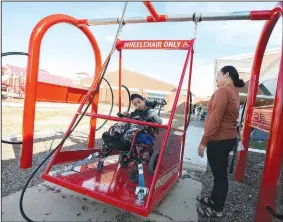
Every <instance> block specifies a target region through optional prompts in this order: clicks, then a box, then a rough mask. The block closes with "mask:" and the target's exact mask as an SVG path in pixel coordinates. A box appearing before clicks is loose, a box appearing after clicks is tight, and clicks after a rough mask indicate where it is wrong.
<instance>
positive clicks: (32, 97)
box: [20, 14, 101, 168]
mask: <svg viewBox="0 0 283 222" xmlns="http://www.w3.org/2000/svg"><path fill="white" fill-rule="evenodd" d="M58 23H69V24H72V25H74V26H77V25H78V21H77V20H76V19H75V18H73V17H71V16H67V15H62V14H56V15H50V16H47V17H45V18H43V19H42V20H40V21H39V23H37V25H36V26H35V27H34V29H33V31H32V34H31V36H30V40H29V50H28V54H29V57H28V63H27V73H26V87H25V101H24V112H23V128H22V131H23V144H22V150H21V159H20V167H21V168H30V167H31V166H32V153H33V138H34V119H35V103H36V91H37V80H38V69H39V56H40V46H41V41H42V38H43V36H44V34H45V33H46V31H47V30H48V29H49V28H50V27H51V26H53V25H55V24H58ZM80 29H81V30H82V31H83V32H84V33H85V34H86V36H87V37H88V39H89V40H90V42H91V46H92V48H93V50H94V54H95V64H96V71H97V70H99V69H100V67H101V55H100V51H99V48H98V45H97V42H96V40H95V39H94V37H93V35H92V33H91V32H90V31H89V30H88V29H87V28H86V27H81V28H80ZM82 106H83V105H81V107H82ZM75 119H76V117H75V118H74V119H73V122H74V121H75ZM73 122H72V124H73Z"/></svg>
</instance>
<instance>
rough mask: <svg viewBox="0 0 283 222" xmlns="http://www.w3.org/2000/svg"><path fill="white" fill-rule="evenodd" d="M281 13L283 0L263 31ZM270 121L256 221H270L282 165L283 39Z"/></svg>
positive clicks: (270, 29)
mask: <svg viewBox="0 0 283 222" xmlns="http://www.w3.org/2000/svg"><path fill="white" fill-rule="evenodd" d="M282 15H283V2H280V3H278V4H277V5H276V7H275V8H274V10H273V14H272V18H271V20H270V22H271V23H270V25H269V26H268V24H267V25H266V26H265V29H264V31H265V32H267V33H268V34H269V35H270V34H271V32H272V30H273V28H274V26H275V24H276V22H277V21H278V19H279V17H280V16H281V17H282ZM269 27H270V28H269ZM271 122H272V125H271V128H270V132H269V139H268V144H267V148H266V156H265V164H264V169H263V173H262V179H261V184H260V190H259V196H258V202H257V207H256V214H255V221H256V222H271V221H272V216H271V214H270V213H269V212H268V211H267V210H266V208H265V207H266V205H269V206H270V207H271V208H273V209H275V202H276V196H277V188H278V187H277V186H278V182H279V178H280V172H281V168H282V166H283V39H282V43H281V59H280V66H279V74H278V80H277V88H276V94H275V99H274V108H273V113H272V120H271Z"/></svg>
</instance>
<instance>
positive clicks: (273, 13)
mask: <svg viewBox="0 0 283 222" xmlns="http://www.w3.org/2000/svg"><path fill="white" fill-rule="evenodd" d="M144 5H145V6H146V7H147V9H148V10H149V12H150V14H151V16H148V17H147V18H146V19H139V18H138V19H137V18H133V19H128V20H125V21H124V23H125V24H128V23H147V22H148V23H158V22H170V21H171V22H181V21H192V20H194V21H195V17H196V16H197V15H196V14H194V15H193V16H188V17H174V16H173V17H172V16H167V15H159V14H158V13H157V12H156V11H155V9H154V7H153V5H152V4H151V3H150V2H144ZM282 5H283V3H282V2H279V3H278V4H277V6H276V7H275V8H274V9H273V10H270V11H269V10H262V11H251V12H245V13H246V14H245V13H243V12H239V13H238V14H237V12H235V13H232V14H231V13H227V14H226V15H223V14H222V15H205V14H203V15H202V16H201V18H202V21H212V20H213V21H216V20H237V19H245V20H267V22H266V24H265V26H264V29H263V32H262V34H261V36H260V40H259V42H258V46H257V49H256V53H255V61H254V66H253V69H252V77H251V81H250V86H249V94H248V99H247V111H246V118H245V124H244V128H243V139H242V140H243V144H244V146H245V147H247V146H248V141H249V133H250V128H251V126H252V114H253V107H254V105H255V101H256V93H257V86H258V79H259V71H260V66H261V62H262V59H263V55H264V51H265V48H266V45H267V42H268V39H269V37H270V35H271V32H272V30H273V28H274V26H275V24H276V22H277V20H278V19H279V17H280V16H282V8H283V6H282ZM118 21H119V19H113V20H109V19H108V20H86V19H84V20H77V19H75V18H73V17H70V16H67V15H51V16H48V17H46V18H44V19H42V20H41V21H40V22H39V23H38V24H37V25H36V26H35V28H34V30H33V32H32V34H31V37H30V43H29V58H28V65H27V76H26V79H27V81H26V91H25V103H24V116H23V145H22V154H21V159H20V167H21V168H29V167H31V165H32V149H33V137H34V114H35V102H36V101H52V102H67V103H81V105H80V107H79V109H78V112H77V113H76V114H75V116H74V118H73V120H72V122H71V124H70V126H69V128H68V130H67V132H66V135H67V134H68V133H69V132H70V131H71V128H72V126H73V125H74V123H75V121H76V119H77V117H78V116H79V115H81V114H82V107H83V105H84V104H85V103H86V102H88V101H89V98H90V95H91V93H92V92H93V90H94V89H95V87H96V86H97V84H98V82H99V80H100V75H99V74H100V73H101V70H103V68H104V67H105V66H106V64H105V63H104V64H103V65H102V62H101V55H100V50H99V47H98V44H97V42H96V40H95V38H94V37H93V35H92V33H91V32H90V31H89V29H88V28H87V27H86V26H87V25H109V24H117V23H118ZM62 22H66V23H69V24H72V25H74V26H76V27H78V28H79V29H80V30H81V31H82V32H83V33H84V34H85V35H86V36H87V38H88V39H89V40H90V43H91V46H92V48H93V50H94V55H95V64H96V72H95V81H94V82H93V84H92V86H91V88H90V89H89V90H88V91H87V90H79V89H75V88H72V87H64V86H58V85H55V84H45V83H39V84H38V82H37V72H38V68H39V54H40V45H41V40H42V38H43V36H44V34H45V33H46V31H47V30H48V29H49V28H50V27H51V26H52V25H54V24H57V23H62ZM194 40H195V39H191V40H168V41H167V40H160V41H158V40H154V41H118V42H117V45H116V49H117V50H118V51H119V53H120V56H119V58H120V62H119V111H121V76H122V73H121V72H122V69H121V67H122V49H167V50H173V49H177V50H187V56H186V59H185V63H184V67H183V71H182V74H181V77H180V81H179V85H178V89H177V91H176V97H175V100H174V104H173V107H172V111H171V114H170V118H169V122H168V124H167V125H159V124H154V123H147V122H142V121H136V120H130V119H121V118H118V117H113V116H106V115H101V114H98V113H97V106H98V98H99V93H96V94H95V97H94V100H93V103H92V111H91V112H90V113H86V116H89V117H91V121H90V133H89V137H88V148H89V149H85V150H78V151H61V149H62V146H63V144H62V145H61V147H60V148H59V149H58V150H57V151H56V153H55V155H54V156H53V158H52V160H51V162H50V163H49V165H48V167H47V169H46V170H45V172H44V173H43V175H42V178H43V179H44V180H46V181H49V182H51V183H54V184H57V185H59V186H62V187H65V188H67V189H70V190H73V191H76V192H78V193H81V194H84V195H86V196H89V197H92V198H94V199H97V200H99V201H102V202H104V203H107V204H111V205H113V206H115V207H118V208H121V209H124V210H127V211H130V212H133V213H136V214H139V215H142V216H148V215H149V214H150V212H152V211H153V210H154V209H155V208H156V207H157V205H158V203H160V201H161V200H162V199H163V198H164V197H165V195H166V194H167V193H168V191H169V190H170V189H171V188H172V186H173V185H174V184H175V183H176V181H177V180H178V178H179V177H180V176H181V174H182V160H183V155H184V144H185V136H186V131H185V126H186V125H187V116H188V111H189V110H188V106H187V107H186V113H185V118H184V129H183V130H180V129H175V128H173V127H172V122H173V118H174V114H175V111H176V106H177V102H178V99H179V95H180V91H181V86H182V84H183V81H184V77H185V73H186V69H187V66H188V63H189V60H190V63H189V64H190V67H189V78H188V93H187V99H186V104H188V101H189V92H190V85H191V74H192V63H193V44H194ZM176 43H180V44H179V45H178V44H177V45H176ZM176 46H177V47H176ZM109 56H111V55H109ZM282 67H283V63H282V50H281V66H280V71H279V76H278V86H277V91H276V96H275V102H274V108H273V114H272V121H273V124H272V125H271V127H270V137H269V142H268V148H267V153H266V160H265V161H266V164H265V168H264V172H263V179H262V184H261V190H260V194H259V202H258V206H257V212H256V218H255V219H256V221H271V215H270V214H269V213H268V212H267V210H266V209H265V206H266V205H270V206H271V207H272V208H274V203H275V197H276V184H277V182H278V179H279V172H280V168H281V166H282V159H283V158H282V156H283V155H282V154H283V151H282V137H281V138H279V139H278V138H277V137H276V135H282V122H283V121H282V119H283V117H282V100H283V95H282V92H283V89H282V79H283V74H282V72H283V71H282V69H283V68H282ZM278 117H279V118H278ZM97 118H102V119H107V120H112V121H122V122H128V123H135V124H140V125H145V126H149V127H154V128H159V129H161V130H162V132H163V133H162V134H161V135H162V136H160V142H159V150H160V153H159V158H158V162H157V165H156V169H155V172H154V175H149V174H148V172H147V169H146V168H145V169H144V176H145V186H147V187H148V188H149V192H148V195H147V196H146V199H145V200H146V201H145V204H144V205H136V204H135V200H136V194H135V191H134V189H135V186H136V185H135V184H133V183H131V182H130V181H129V180H128V176H127V171H126V169H125V168H121V167H119V166H118V164H117V162H116V161H115V160H111V161H106V165H107V167H105V169H104V171H102V172H101V173H99V172H97V171H95V170H93V169H95V168H96V165H91V164H89V165H88V166H87V167H84V166H82V167H81V172H82V173H73V174H69V175H64V176H52V174H50V170H51V168H52V166H54V165H58V164H66V163H70V162H74V161H78V160H82V159H84V158H86V157H87V156H89V155H90V154H91V153H94V152H96V151H97V150H98V148H94V141H95V129H96V119H97ZM276 118H277V120H276ZM168 141H171V142H170V143H169V144H170V145H168ZM170 146H172V147H170ZM170 148H171V149H170ZM172 148H174V149H172ZM172 151H174V152H172ZM168 154H170V155H168ZM246 157H247V150H246V151H243V152H241V154H240V158H239V161H238V165H237V169H236V174H235V179H236V180H237V181H243V177H244V169H245V162H246ZM271 163H272V164H271Z"/></svg>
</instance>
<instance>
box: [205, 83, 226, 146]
mask: <svg viewBox="0 0 283 222" xmlns="http://www.w3.org/2000/svg"><path fill="white" fill-rule="evenodd" d="M227 103H228V98H227V93H226V91H225V89H224V88H219V89H218V90H216V92H215V93H214V96H213V100H212V108H211V111H210V113H209V119H208V122H207V123H206V124H205V126H206V127H205V128H204V135H203V137H202V140H201V144H202V145H203V146H206V145H207V141H208V140H209V137H210V136H212V135H213V134H215V133H216V132H217V130H218V129H219V127H220V124H221V121H222V118H223V115H224V112H225V110H226V106H227Z"/></svg>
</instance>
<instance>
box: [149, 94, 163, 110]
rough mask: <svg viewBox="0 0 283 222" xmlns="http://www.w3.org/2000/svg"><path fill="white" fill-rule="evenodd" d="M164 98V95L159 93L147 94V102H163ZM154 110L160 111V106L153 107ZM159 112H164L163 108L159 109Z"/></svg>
mask: <svg viewBox="0 0 283 222" xmlns="http://www.w3.org/2000/svg"><path fill="white" fill-rule="evenodd" d="M165 98H166V96H165V95H164V94H160V93H147V98H146V99H147V100H148V101H157V102H162V101H163V100H165ZM155 109H156V110H159V109H160V105H157V106H156V107H155ZM161 111H164V106H163V107H162V108H161Z"/></svg>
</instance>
